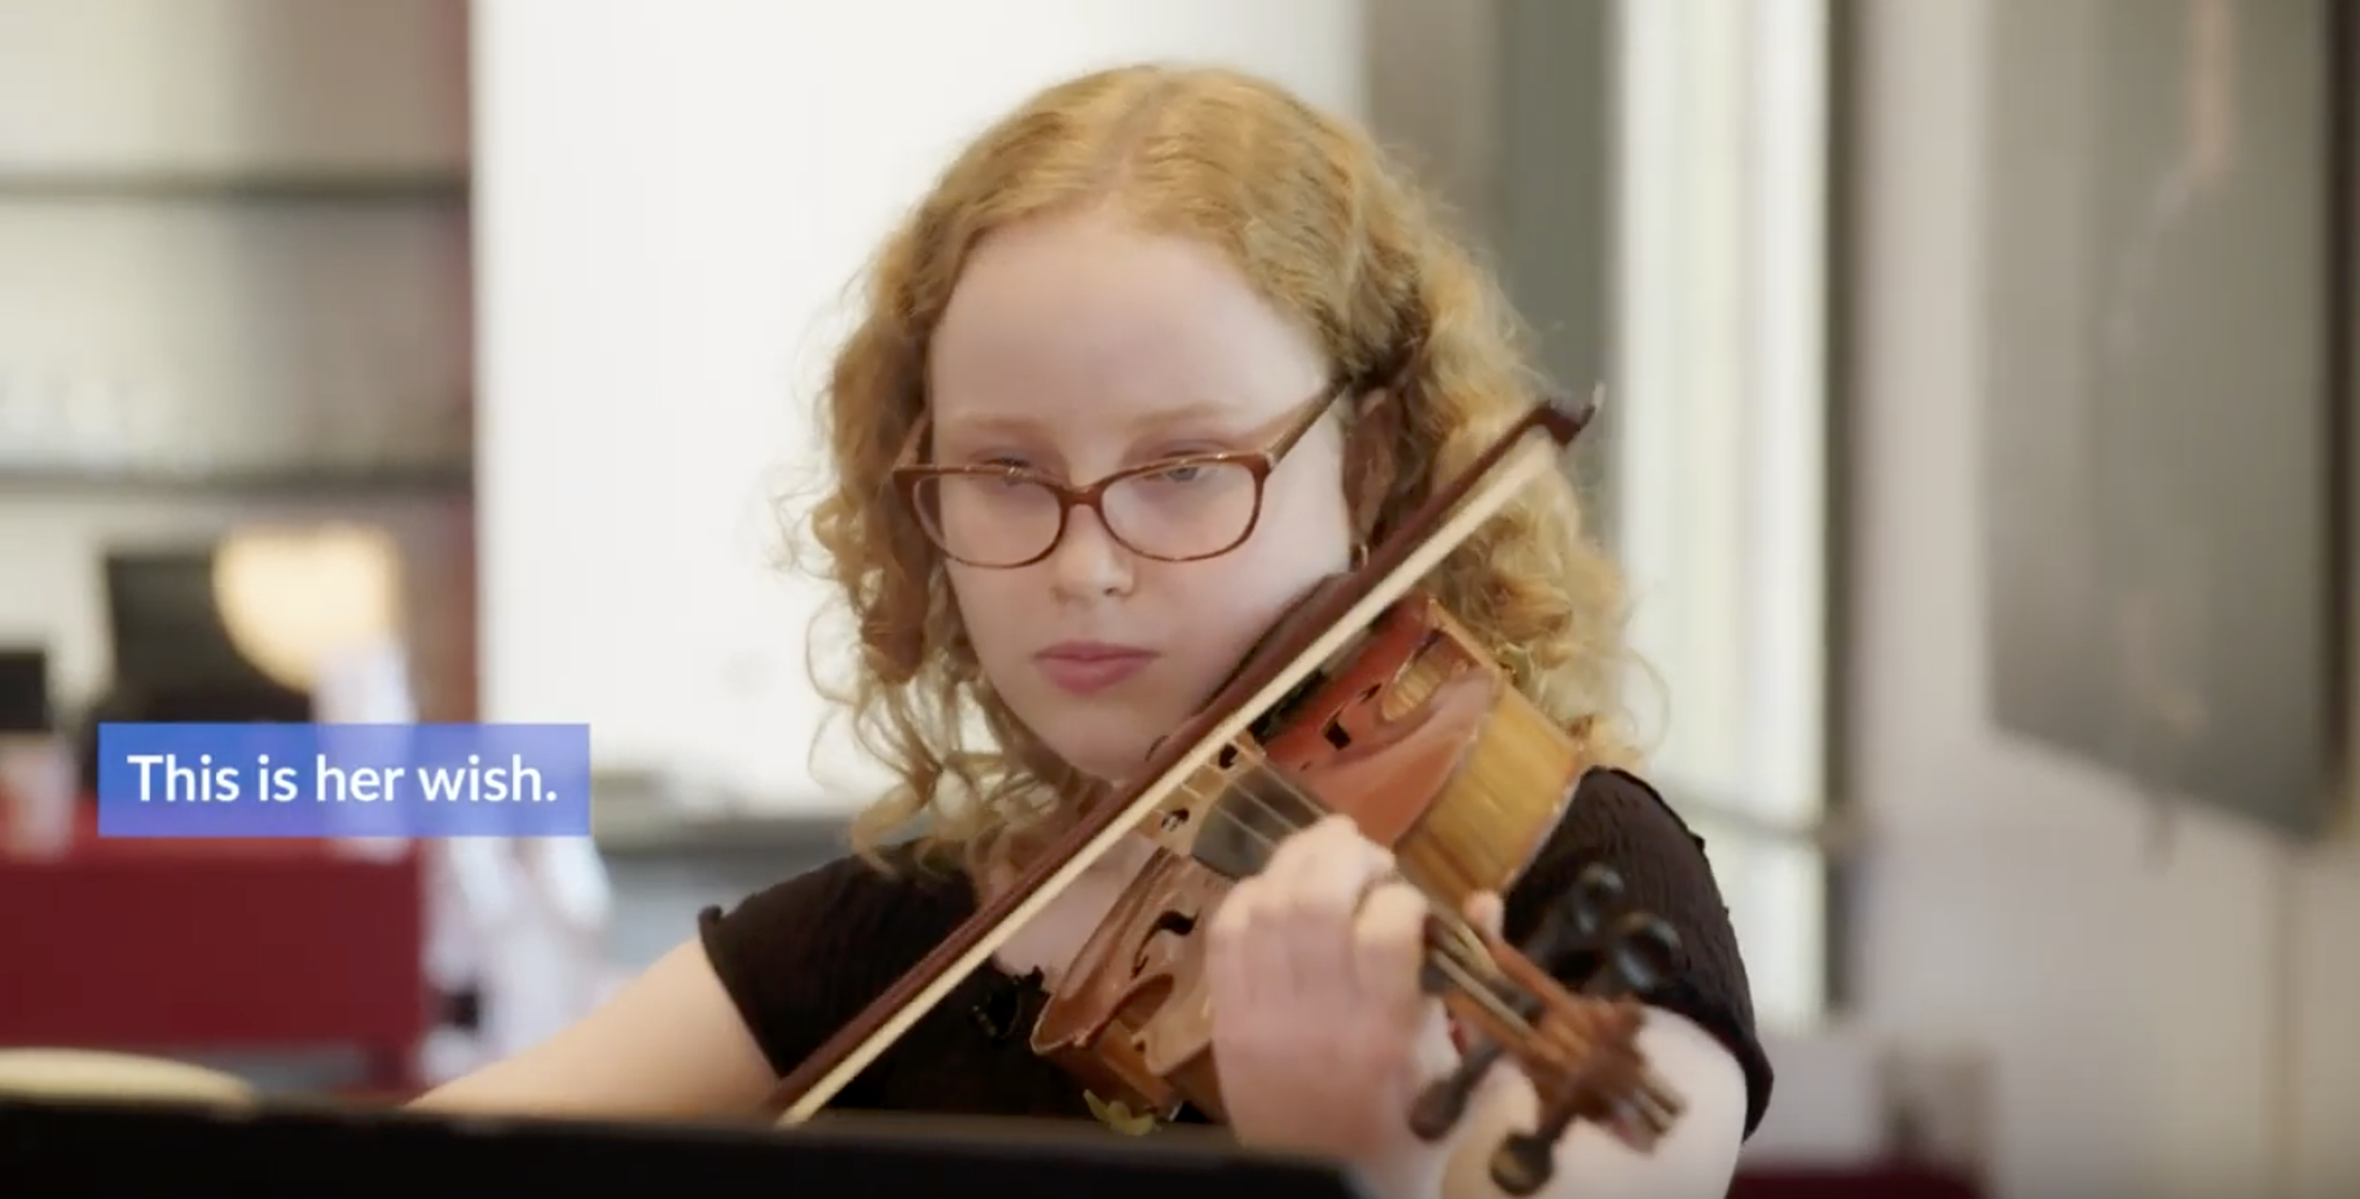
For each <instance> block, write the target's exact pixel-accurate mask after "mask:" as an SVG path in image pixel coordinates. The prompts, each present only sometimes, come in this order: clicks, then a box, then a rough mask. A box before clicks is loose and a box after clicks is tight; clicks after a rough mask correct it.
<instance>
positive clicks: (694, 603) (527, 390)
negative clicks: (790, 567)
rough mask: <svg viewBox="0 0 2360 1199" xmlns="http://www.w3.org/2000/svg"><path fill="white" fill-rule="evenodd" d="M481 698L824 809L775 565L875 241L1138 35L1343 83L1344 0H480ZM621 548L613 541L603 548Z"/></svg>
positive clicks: (830, 811)
mask: <svg viewBox="0 0 2360 1199" xmlns="http://www.w3.org/2000/svg"><path fill="white" fill-rule="evenodd" d="M476 16H477V22H478V24H477V29H476V48H477V50H476V53H477V57H476V89H477V91H476V97H477V104H478V118H479V121H478V127H477V150H478V158H477V178H478V205H479V208H478V212H479V220H480V226H479V227H480V229H481V231H482V232H481V237H482V253H483V257H482V260H481V262H482V269H481V276H480V282H481V287H482V290H481V302H482V321H483V324H482V338H483V340H482V343H481V351H480V352H481V362H482V367H481V383H482V401H481V402H482V422H481V425H480V433H481V443H480V457H479V461H480V464H481V477H482V487H481V495H482V513H483V554H484V578H483V603H484V612H483V622H484V623H483V644H484V649H485V655H486V656H485V660H484V672H483V685H484V704H485V715H486V718H487V719H514V720H562V719H588V720H592V721H593V722H594V724H595V734H594V738H593V744H594V747H595V753H596V755H597V757H598V759H599V762H600V764H601V765H602V766H604V767H609V768H647V769H656V770H678V771H684V772H689V773H691V774H696V775H703V776H706V777H704V778H703V779H702V780H701V781H704V782H707V783H711V784H714V785H716V786H718V787H720V788H723V789H726V790H729V791H734V792H738V793H741V794H743V795H745V796H747V797H749V800H750V802H754V803H758V804H760V805H762V806H764V807H766V808H769V809H773V810H785V811H792V812H803V813H813V814H823V815H834V814H837V813H840V812H841V811H843V810H844V805H846V804H848V803H852V802H857V801H858V800H860V799H861V798H863V795H862V791H863V789H864V787H866V786H869V785H873V780H874V777H875V776H874V775H873V773H871V772H870V771H868V770H866V769H864V768H863V766H862V764H861V763H860V761H859V760H858V759H857V758H855V757H853V756H852V755H851V754H850V751H849V749H848V748H847V749H844V750H843V751H842V752H841V754H838V753H837V752H835V751H837V749H838V745H837V744H831V746H830V750H831V753H830V754H829V755H827V756H826V757H825V758H823V760H822V761H821V762H819V763H818V764H817V768H816V770H815V768H814V765H813V763H812V762H811V761H810V757H809V753H808V750H809V747H810V745H811V741H812V737H813V733H814V731H815V730H816V728H817V727H818V726H817V723H816V722H817V721H818V719H819V715H820V706H819V704H818V702H817V700H816V699H815V697H814V696H813V694H812V692H811V690H810V688H809V686H808V684H807V681H806V672H805V669H804V651H805V631H806V628H807V627H808V623H809V620H810V618H811V616H812V613H813V610H814V608H813V605H814V603H815V600H816V599H817V598H818V594H817V592H816V590H815V589H814V588H813V587H811V586H809V585H807V584H803V583H801V582H799V581H797V580H796V579H794V578H791V577H788V576H786V575H784V574H782V573H781V572H780V571H778V570H777V569H774V567H773V566H772V565H771V561H770V559H771V557H772V555H773V550H774V547H775V544H776V542H777V539H778V538H779V536H780V535H781V530H780V528H779V527H778V523H777V516H776V514H775V512H774V510H773V507H772V505H771V503H770V499H771V497H772V496H773V495H774V494H776V489H777V488H778V486H779V485H780V484H781V483H782V482H785V481H791V477H792V475H793V473H794V472H796V471H799V470H807V469H808V468H809V467H810V466H811V465H812V462H811V459H810V458H809V456H808V449H809V432H810V417H809V412H810V408H809V403H810V399H811V396H812V393H813V392H812V385H813V381H814V379H815V378H816V375H817V372H818V370H819V369H820V368H821V367H822V366H823V365H824V359H825V356H826V354H827V353H828V351H829V350H830V348H831V347H832V345H833V339H834V337H835V336H836V334H837V333H838V332H839V330H840V329H841V327H842V321H843V319H844V309H843V306H842V304H841V303H840V297H842V296H843V294H844V292H845V289H846V288H847V286H848V285H849V284H851V283H852V282H853V281H854V278H855V274H856V272H857V270H858V269H859V268H860V266H861V265H862V264H863V261H864V258H865V256H866V254H867V253H868V252H869V251H870V249H871V248H872V247H873V246H874V245H875V243H876V242H877V241H878V240H879V239H880V238H881V237H882V235H883V234H884V232H885V231H886V229H887V227H888V225H889V223H890V222H891V221H892V219H893V218H894V217H895V216H896V214H897V213H898V212H899V211H900V210H901V209H902V208H903V207H905V206H906V205H908V204H910V203H911V202H913V201H914V200H915V199H916V198H917V197H918V195H919V193H920V192H921V191H922V189H923V188H924V186H925V184H926V183H927V181H928V179H929V177H930V175H931V173H932V172H934V171H936V170H938V169H939V168H940V167H941V166H942V165H943V163H944V162H945V160H946V158H947V156H948V154H949V153H950V152H951V151H952V150H953V149H954V148H955V147H956V146H957V145H958V144H959V143H960V142H961V141H962V140H964V139H965V138H967V137H969V136H971V135H973V134H974V133H976V132H979V131H980V129H981V128H982V126H983V125H984V124H985V123H987V122H988V121H990V120H991V119H992V118H994V117H995V116H997V115H998V114H999V113H1000V112H1001V111H1002V110H1004V109H1005V108H1007V107H1009V106H1010V105H1012V104H1013V103H1015V102H1016V101H1017V100H1018V99H1020V98H1021V97H1022V96H1023V95H1024V94H1026V93H1027V92H1030V91H1032V90H1034V89H1036V88H1038V87H1040V86H1042V85H1044V84H1046V83H1048V82H1050V81H1051V80H1053V79H1055V78H1057V77H1060V76H1064V75H1068V74H1072V73H1077V72H1079V71H1082V70H1085V69H1089V68H1093V67H1097V66H1101V65H1106V64H1111V63H1114V62H1118V61H1123V60H1127V59H1133V58H1140V57H1184V58H1203V59H1218V60H1223V61H1227V62H1230V63H1233V64H1236V65H1239V66H1243V67H1247V68H1249V69H1254V70H1258V71H1263V72H1267V73H1269V74H1272V75H1274V76H1276V77H1278V78H1280V79H1282V80H1284V81H1286V82H1288V83H1290V84H1292V85H1294V86H1296V87H1297V88H1300V89H1301V90H1302V91H1303V92H1304V93H1305V94H1307V95H1308V96H1309V97H1310V98H1312V99H1313V100H1315V101H1317V102H1320V103H1324V104H1329V105H1334V106H1337V107H1339V108H1342V109H1343V110H1345V111H1347V112H1357V111H1358V110H1359V109H1360V93H1361V87H1362V82H1361V70H1362V67H1361V63H1362V54H1363V51H1362V40H1361V27H1360V22H1361V13H1360V6H1359V3H1358V0H1291V2H1289V3H1285V4H1268V3H1262V2H1260V0H1198V2H1195V3H1189V4H1173V3H1169V2H1168V0H999V2H996V3H991V4H976V3H969V2H966V0H875V2H872V3H865V4H825V5H821V4H744V3H736V2H731V0H672V2H668V3H664V4H651V3H633V2H630V0H574V2H568V3H551V2H547V0H543V2H539V3H535V2H531V0H484V2H482V3H479V4H478V5H477V6H476ZM619 563H620V564H627V565H625V566H622V567H620V568H618V565H617V564H619Z"/></svg>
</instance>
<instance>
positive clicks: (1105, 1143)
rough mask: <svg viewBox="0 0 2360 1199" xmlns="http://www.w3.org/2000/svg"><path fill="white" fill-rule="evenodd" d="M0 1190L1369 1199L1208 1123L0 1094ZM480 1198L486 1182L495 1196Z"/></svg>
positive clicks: (37, 1196)
mask: <svg viewBox="0 0 2360 1199" xmlns="http://www.w3.org/2000/svg"><path fill="white" fill-rule="evenodd" d="M0 1178H5V1179H7V1180H8V1182H7V1185H6V1190H7V1192H8V1194H10V1195H11V1196H22V1197H23V1199H46V1197H47V1196H53V1195H84V1194H92V1195H95V1194H107V1195H118V1194H121V1195H130V1194H150V1193H155V1192H154V1188H159V1187H167V1186H169V1187H173V1188H175V1189H177V1190H181V1191H190V1192H196V1191H208V1190H219V1191H221V1192H222V1193H224V1194H232V1193H234V1194H237V1195H240V1196H253V1195H257V1194H281V1193H283V1194H288V1195H305V1196H384V1197H386V1199H418V1197H419V1196H421V1195H433V1194H455V1193H457V1192H459V1191H468V1190H475V1189H478V1188H481V1189H483V1190H484V1191H485V1192H486V1193H489V1194H518V1193H524V1192H525V1191H528V1190H529V1191H531V1192H534V1193H539V1192H543V1191H546V1192H548V1193H551V1194H582V1193H584V1192H585V1191H595V1192H598V1193H602V1194H668V1193H672V1192H674V1191H691V1190H693V1191H695V1192H697V1193H700V1194H731V1193H742V1194H757V1195H777V1196H784V1197H789V1199H805V1197H811V1199H818V1197H821V1196H836V1195H844V1196H853V1197H856V1199H917V1197H918V1196H926V1197H927V1199H940V1197H941V1196H945V1195H952V1194H970V1195H972V1194H985V1193H996V1194H1008V1195H1023V1196H1025V1197H1026V1199H1085V1197H1086V1199H1205V1197H1206V1196H1208V1195H1218V1196H1220V1197H1221V1199H1280V1197H1282V1196H1283V1197H1285V1199H1365V1192H1363V1191H1362V1190H1361V1189H1360V1188H1358V1187H1357V1186H1355V1185H1354V1184H1352V1183H1351V1182H1349V1181H1348V1179H1347V1178H1346V1177H1345V1175H1344V1174H1343V1172H1342V1171H1340V1170H1338V1169H1336V1168H1333V1167H1330V1166H1327V1165H1323V1164H1319V1163H1315V1162H1309V1161H1304V1160H1300V1159H1288V1158H1279V1157H1274V1156H1267V1155H1262V1154H1255V1153H1248V1152H1245V1151H1243V1150H1240V1149H1238V1148H1237V1147H1236V1146H1235V1145H1233V1144H1230V1143H1229V1142H1227V1141H1225V1140H1223V1139H1221V1137H1220V1136H1219V1134H1217V1133H1214V1132H1211V1131H1206V1130H1193V1129H1186V1128H1169V1129H1164V1130H1162V1131H1159V1132H1157V1133H1155V1134H1153V1135H1150V1136H1145V1137H1127V1136H1122V1135H1120V1134H1117V1133H1114V1132H1112V1131H1110V1130H1107V1129H1105V1128H1102V1127H1100V1126H1098V1125H1096V1124H1091V1123H1081V1122H1077V1123H1076V1124H1075V1125H1074V1126H1073V1127H1071V1128H1067V1127H1065V1126H1063V1125H1059V1126H1057V1127H1054V1128H1044V1127H1042V1126H1040V1125H1039V1124H1037V1123H1034V1122H1025V1123H1013V1122H1006V1123H1004V1122H998V1121H982V1120H955V1121H952V1120H940V1121H938V1120H926V1119H918V1118H913V1117H884V1116H879V1117H866V1116H837V1117H832V1118H829V1119H826V1120H823V1121H820V1122H816V1123H814V1124H812V1125H809V1126H806V1127H804V1128H800V1129H795V1130H793V1131H791V1132H776V1131H772V1130H768V1129H764V1128H758V1127H745V1126H716V1125H670V1124H662V1125H623V1124H609V1123H593V1122H578V1121H554V1120H521V1119H489V1118H476V1117H448V1116H439V1117H438V1116H427V1115H423V1114H419V1113H412V1112H400V1111H383V1110H344V1109H334V1108H320V1109H304V1108H291V1107H265V1108H263V1109H261V1110H259V1111H255V1110H247V1111H239V1110H236V1109H201V1108H190V1107H183V1106H166V1105H150V1104H132V1103H92V1102H84V1101H63V1100H39V1099H29V1098H14V1097H9V1096H5V1095H0ZM494 1188H497V1189H496V1190H495V1189H494Z"/></svg>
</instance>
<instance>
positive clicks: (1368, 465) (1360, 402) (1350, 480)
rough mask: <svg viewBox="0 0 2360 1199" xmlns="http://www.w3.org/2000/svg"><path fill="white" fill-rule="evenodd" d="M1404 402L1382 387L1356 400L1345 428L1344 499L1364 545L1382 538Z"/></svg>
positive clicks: (1357, 533)
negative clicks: (1381, 523)
mask: <svg viewBox="0 0 2360 1199" xmlns="http://www.w3.org/2000/svg"><path fill="white" fill-rule="evenodd" d="M1400 438H1401V406H1400V405H1399V404H1396V403H1394V402H1393V393H1392V392H1391V391H1389V390H1387V389H1384V388H1379V389H1377V390H1375V391H1370V392H1365V393H1363V394H1362V395H1361V396H1360V397H1359V398H1358V399H1356V400H1354V401H1353V403H1352V418H1351V421H1350V422H1349V423H1348V424H1347V425H1346V426H1345V428H1344V500H1345V503H1346V504H1348V505H1349V506H1350V508H1351V512H1352V533H1353V537H1354V539H1355V540H1356V541H1357V542H1358V543H1359V544H1361V545H1370V544H1373V543H1375V542H1377V541H1379V540H1382V536H1381V534H1382V533H1383V530H1381V529H1379V528H1377V519H1378V516H1379V515H1380V514H1381V513H1383V511H1384V508H1385V497H1387V496H1389V495H1391V494H1392V493H1393V481H1394V471H1395V468H1396V465H1397V464H1396V463H1395V460H1394V453H1393V447H1394V446H1396V445H1398V444H1400Z"/></svg>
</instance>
